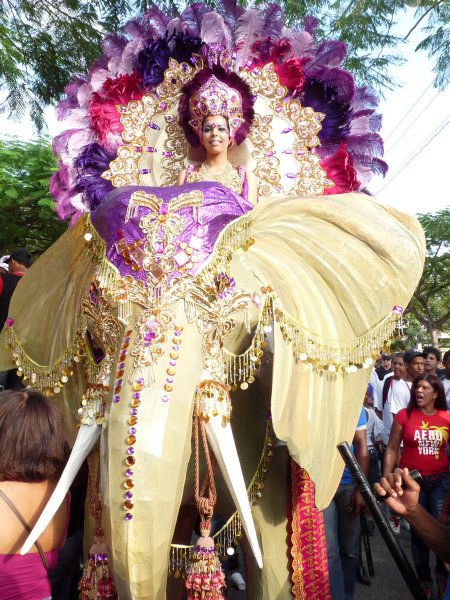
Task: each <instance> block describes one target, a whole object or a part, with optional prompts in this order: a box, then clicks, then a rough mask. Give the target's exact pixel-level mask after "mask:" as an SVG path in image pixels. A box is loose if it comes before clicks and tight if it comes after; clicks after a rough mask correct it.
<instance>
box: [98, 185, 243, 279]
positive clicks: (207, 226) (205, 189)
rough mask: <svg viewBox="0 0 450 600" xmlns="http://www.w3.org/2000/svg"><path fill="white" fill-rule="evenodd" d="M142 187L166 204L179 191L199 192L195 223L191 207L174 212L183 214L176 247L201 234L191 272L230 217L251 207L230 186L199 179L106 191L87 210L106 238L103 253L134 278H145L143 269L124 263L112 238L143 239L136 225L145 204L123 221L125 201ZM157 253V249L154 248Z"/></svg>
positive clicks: (197, 266)
mask: <svg viewBox="0 0 450 600" xmlns="http://www.w3.org/2000/svg"><path fill="white" fill-rule="evenodd" d="M138 190H139V191H144V192H146V193H147V194H154V195H155V196H156V197H157V198H158V199H161V204H166V205H167V203H168V202H169V201H170V200H171V199H172V198H174V197H176V196H178V195H179V194H182V193H186V192H190V191H192V190H200V191H201V192H202V193H203V204H202V205H201V206H199V207H198V214H199V219H198V220H199V223H198V222H197V221H196V220H195V219H194V211H193V210H192V208H191V207H187V208H182V209H180V210H179V211H178V214H179V215H180V216H181V217H182V218H183V221H184V225H185V226H184V229H183V231H182V232H181V233H180V235H178V236H177V237H176V247H177V249H178V248H179V245H180V243H183V242H184V243H186V244H188V245H189V243H190V241H191V240H192V236H195V237H196V238H199V237H200V238H202V240H203V243H202V246H201V248H200V249H199V250H198V251H197V252H196V256H197V257H198V259H199V260H198V262H197V263H196V264H195V265H194V266H193V268H192V269H191V270H190V271H189V272H190V273H192V274H194V273H195V272H196V271H198V270H199V269H200V268H201V267H202V265H203V264H204V263H205V261H206V260H207V259H208V257H209V256H210V254H211V252H212V250H213V248H214V244H215V242H216V240H217V238H218V236H219V234H220V232H221V231H222V230H223V228H224V227H225V226H226V225H228V223H230V222H231V221H233V220H234V219H237V218H238V217H240V216H242V215H244V214H245V213H247V212H249V211H250V210H251V209H252V204H251V202H249V201H248V200H246V199H244V198H242V197H241V196H238V195H237V194H235V193H234V192H232V191H231V190H230V189H228V188H226V187H225V186H223V185H221V184H219V183H213V182H199V183H186V184H184V185H181V186H173V187H146V186H126V187H122V188H118V189H116V190H113V191H112V192H110V193H109V194H108V195H107V196H106V198H105V199H104V200H103V202H102V203H101V205H100V206H99V207H98V208H97V209H96V210H95V211H94V212H92V213H91V220H92V224H93V225H94V227H95V229H96V230H97V231H98V233H99V234H100V235H101V237H102V238H103V239H104V240H105V242H106V257H107V258H108V260H109V261H110V262H111V263H112V264H113V265H114V266H115V267H117V269H118V270H119V272H120V274H121V276H122V277H124V276H125V275H131V276H132V277H133V278H134V279H137V280H142V281H146V279H147V273H146V271H142V270H141V271H134V270H133V269H132V268H131V266H129V265H126V264H125V260H124V258H123V256H122V255H121V254H119V253H118V252H117V250H116V246H115V244H116V242H117V241H118V239H119V238H121V237H124V238H125V240H126V241H127V243H128V244H129V243H133V242H136V240H138V239H145V234H144V232H143V231H142V230H141V229H140V227H139V222H140V220H141V218H142V217H143V216H144V215H147V214H148V213H149V212H150V209H149V208H147V207H145V206H140V207H138V208H137V210H136V212H135V216H133V217H132V218H130V220H129V221H128V223H125V215H126V212H127V207H128V202H129V199H130V197H131V195H132V194H133V192H136V191H138ZM154 256H155V257H157V252H155V255H154Z"/></svg>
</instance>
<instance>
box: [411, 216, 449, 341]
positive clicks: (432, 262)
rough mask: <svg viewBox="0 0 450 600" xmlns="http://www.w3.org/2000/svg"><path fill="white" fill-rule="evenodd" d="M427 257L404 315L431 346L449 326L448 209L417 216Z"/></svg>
mask: <svg viewBox="0 0 450 600" xmlns="http://www.w3.org/2000/svg"><path fill="white" fill-rule="evenodd" d="M418 218H419V221H420V223H421V224H422V227H423V229H424V231H425V237H426V241H427V256H426V259H425V267H424V270H423V274H422V277H421V279H420V281H419V285H418V286H417V289H416V291H415V292H414V296H413V298H412V300H411V302H410V304H409V306H408V308H407V311H406V313H411V314H412V315H413V316H414V318H415V319H416V321H417V322H418V323H420V324H421V325H422V326H423V327H425V328H426V330H427V332H428V335H429V338H430V340H429V341H431V342H432V343H433V345H437V334H438V332H439V331H440V330H442V329H445V328H446V327H447V326H448V324H449V322H450V285H449V282H450V209H444V210H441V211H439V212H437V213H425V214H422V215H418Z"/></svg>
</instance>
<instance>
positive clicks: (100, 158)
mask: <svg viewBox="0 0 450 600" xmlns="http://www.w3.org/2000/svg"><path fill="white" fill-rule="evenodd" d="M115 156H116V153H115V152H108V150H106V149H105V148H104V147H103V146H101V145H100V144H97V143H94V144H89V145H88V146H85V147H84V148H83V149H82V151H81V154H80V155H79V156H78V157H77V158H76V159H75V161H74V166H75V168H76V169H77V171H78V175H77V185H76V191H77V192H78V193H80V192H81V193H82V194H83V196H84V198H85V199H87V200H88V201H89V205H90V210H95V209H96V208H97V206H98V205H99V204H100V203H101V201H102V200H103V198H104V197H105V196H106V194H107V193H108V192H110V191H111V190H112V189H114V186H113V184H112V183H111V182H110V181H108V180H107V179H103V177H102V176H101V175H102V173H104V172H105V171H107V170H108V169H109V163H110V162H111V161H112V160H113V159H114V158H115Z"/></svg>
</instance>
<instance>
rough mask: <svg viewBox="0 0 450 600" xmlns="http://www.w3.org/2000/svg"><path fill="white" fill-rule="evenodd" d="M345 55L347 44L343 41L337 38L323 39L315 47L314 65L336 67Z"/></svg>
mask: <svg viewBox="0 0 450 600" xmlns="http://www.w3.org/2000/svg"><path fill="white" fill-rule="evenodd" d="M346 56H347V46H346V44H344V42H340V41H339V40H323V41H322V42H320V44H319V46H318V48H317V52H316V59H315V61H314V65H318V66H322V67H338V66H339V65H340V64H341V62H342V61H343V60H344V58H345V57H346ZM311 66H312V65H311Z"/></svg>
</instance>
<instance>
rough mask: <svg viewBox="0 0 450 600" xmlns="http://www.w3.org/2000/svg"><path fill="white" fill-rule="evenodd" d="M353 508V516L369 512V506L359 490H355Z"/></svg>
mask: <svg viewBox="0 0 450 600" xmlns="http://www.w3.org/2000/svg"><path fill="white" fill-rule="evenodd" d="M352 508H353V510H352V514H354V515H363V514H364V513H365V512H367V505H366V503H365V502H364V498H363V497H362V496H361V492H360V491H359V490H358V488H355V489H354V491H353V494H352Z"/></svg>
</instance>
